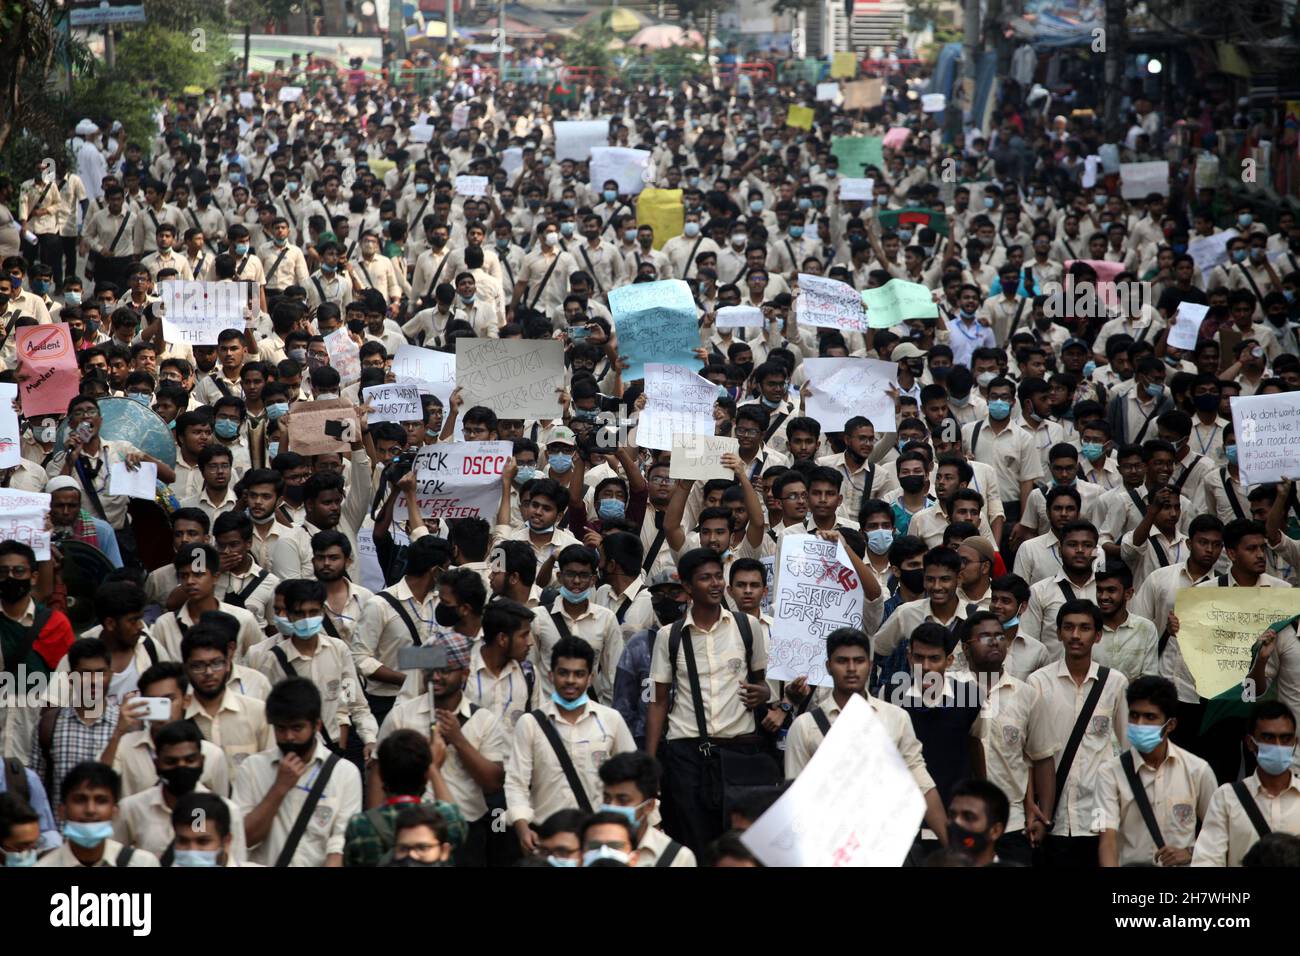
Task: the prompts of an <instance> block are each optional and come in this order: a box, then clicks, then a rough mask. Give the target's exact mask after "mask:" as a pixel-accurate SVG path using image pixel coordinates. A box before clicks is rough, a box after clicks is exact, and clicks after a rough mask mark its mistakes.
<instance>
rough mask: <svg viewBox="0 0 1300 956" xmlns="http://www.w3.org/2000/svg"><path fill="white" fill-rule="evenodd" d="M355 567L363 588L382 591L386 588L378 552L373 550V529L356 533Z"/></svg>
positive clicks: (365, 529)
mask: <svg viewBox="0 0 1300 956" xmlns="http://www.w3.org/2000/svg"><path fill="white" fill-rule="evenodd" d="M357 567H358V568H359V569H360V571H361V581H360V582H359V583H360V584H361V586H362V587H363V588H366V589H367V590H369V591H382V590H383V589H384V588H385V587H387V586H388V585H387V583H386V582H385V581H384V572H383V569H382V568H380V567H379V552H378V551H376V550H375V529H374V528H362V529H360V530H359V531H358V532H357Z"/></svg>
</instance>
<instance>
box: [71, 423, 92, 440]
mask: <svg viewBox="0 0 1300 956" xmlns="http://www.w3.org/2000/svg"><path fill="white" fill-rule="evenodd" d="M94 430H95V428H94V426H93V425H91V424H90V422H82V423H81V424H80V425H78V426H77V430H76V431H75V432H73V434H74V435H76V436H77V438H78V439H80V440H81V441H83V442H87V441H90V436H91V434H92V433H93V432H94Z"/></svg>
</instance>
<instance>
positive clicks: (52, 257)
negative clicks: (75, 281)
mask: <svg viewBox="0 0 1300 956" xmlns="http://www.w3.org/2000/svg"><path fill="white" fill-rule="evenodd" d="M36 259H37V261H39V262H43V263H45V264H46V265H47V266H49V267H50V268H51V269H52V270H53V272H54V276H53V280H54V286H53V288H52V289H51V290H50V291H51V292H52V293H57V292H60V291H62V289H61V287H62V285H63V238H62V237H61V236H60V235H59V234H58V233H46V234H45V235H40V236H37V237H36Z"/></svg>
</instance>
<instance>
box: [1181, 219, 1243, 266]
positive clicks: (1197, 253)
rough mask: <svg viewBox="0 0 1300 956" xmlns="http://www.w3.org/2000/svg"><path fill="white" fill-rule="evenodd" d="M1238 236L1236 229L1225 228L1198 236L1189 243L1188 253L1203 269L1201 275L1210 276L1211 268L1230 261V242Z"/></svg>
mask: <svg viewBox="0 0 1300 956" xmlns="http://www.w3.org/2000/svg"><path fill="white" fill-rule="evenodd" d="M1235 238H1237V230H1236V229H1225V230H1223V232H1216V233H1215V234H1214V235H1212V236H1198V237H1197V238H1195V239H1191V240H1189V241H1188V243H1187V254H1188V255H1189V256H1191V257H1192V261H1193V262H1194V263H1196V268H1197V269H1199V270H1201V275H1202V276H1205V277H1208V276H1209V274H1210V270H1211V269H1213V268H1214V267H1215V266H1217V265H1221V264H1223V263H1224V262H1227V261H1228V243H1229V242H1231V241H1232V240H1233V239H1235Z"/></svg>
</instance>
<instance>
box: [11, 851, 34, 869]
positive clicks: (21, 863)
mask: <svg viewBox="0 0 1300 956" xmlns="http://www.w3.org/2000/svg"><path fill="white" fill-rule="evenodd" d="M35 865H36V851H35V850H23V851H22V852H21V853H18V852H16V851H14V850H6V851H5V866H6V867H11V866H12V867H26V866H35Z"/></svg>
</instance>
